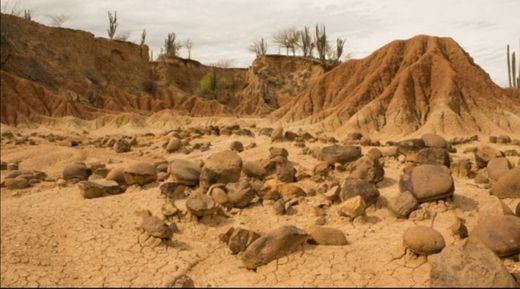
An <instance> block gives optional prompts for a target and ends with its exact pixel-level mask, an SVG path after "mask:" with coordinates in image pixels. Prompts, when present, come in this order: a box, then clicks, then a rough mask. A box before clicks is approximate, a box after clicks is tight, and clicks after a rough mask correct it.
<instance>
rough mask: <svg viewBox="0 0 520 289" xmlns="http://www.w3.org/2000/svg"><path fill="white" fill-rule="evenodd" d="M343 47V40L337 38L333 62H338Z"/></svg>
mask: <svg viewBox="0 0 520 289" xmlns="http://www.w3.org/2000/svg"><path fill="white" fill-rule="evenodd" d="M344 45H345V39H341V38H338V39H336V57H335V58H334V61H335V62H339V59H340V58H341V55H342V54H343V46H344Z"/></svg>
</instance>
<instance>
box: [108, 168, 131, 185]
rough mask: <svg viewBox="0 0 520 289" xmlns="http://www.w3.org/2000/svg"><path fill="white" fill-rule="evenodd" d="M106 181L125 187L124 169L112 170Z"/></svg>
mask: <svg viewBox="0 0 520 289" xmlns="http://www.w3.org/2000/svg"><path fill="white" fill-rule="evenodd" d="M106 179H107V180H109V181H115V182H117V183H118V184H119V185H126V184H127V183H126V180H125V169H124V168H114V169H111V170H110V172H108V174H107V176H106Z"/></svg>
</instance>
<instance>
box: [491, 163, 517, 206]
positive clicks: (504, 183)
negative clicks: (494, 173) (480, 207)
mask: <svg viewBox="0 0 520 289" xmlns="http://www.w3.org/2000/svg"><path fill="white" fill-rule="evenodd" d="M491 194H492V195H495V196H497V197H499V198H500V199H503V198H520V166H518V167H516V168H514V169H511V170H509V171H507V172H506V173H504V175H502V176H501V177H500V178H499V179H498V180H497V182H496V183H495V184H494V185H493V188H492V189H491Z"/></svg>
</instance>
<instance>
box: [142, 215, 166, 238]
mask: <svg viewBox="0 0 520 289" xmlns="http://www.w3.org/2000/svg"><path fill="white" fill-rule="evenodd" d="M141 217H142V219H141V228H142V229H143V230H144V231H145V232H146V233H148V235H150V236H152V237H155V238H160V239H170V238H171V236H172V234H173V230H172V228H171V227H170V226H168V225H167V224H166V223H165V222H164V221H163V220H161V219H159V218H158V217H156V216H153V215H152V213H151V212H150V211H148V210H147V211H144V212H143V213H142V215H141Z"/></svg>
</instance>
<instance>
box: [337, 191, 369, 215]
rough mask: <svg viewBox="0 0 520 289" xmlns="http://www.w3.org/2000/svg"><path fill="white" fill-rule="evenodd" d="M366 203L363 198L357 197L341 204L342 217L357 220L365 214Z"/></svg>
mask: <svg viewBox="0 0 520 289" xmlns="http://www.w3.org/2000/svg"><path fill="white" fill-rule="evenodd" d="M366 207H367V206H366V203H365V201H364V200H363V198H362V197H361V196H355V197H353V198H350V199H348V200H346V201H344V202H343V203H342V204H341V207H340V209H339V212H340V214H341V215H343V216H346V217H351V218H353V219H354V218H356V217H359V216H362V215H364V214H365V209H366Z"/></svg>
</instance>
